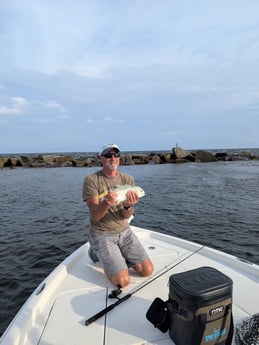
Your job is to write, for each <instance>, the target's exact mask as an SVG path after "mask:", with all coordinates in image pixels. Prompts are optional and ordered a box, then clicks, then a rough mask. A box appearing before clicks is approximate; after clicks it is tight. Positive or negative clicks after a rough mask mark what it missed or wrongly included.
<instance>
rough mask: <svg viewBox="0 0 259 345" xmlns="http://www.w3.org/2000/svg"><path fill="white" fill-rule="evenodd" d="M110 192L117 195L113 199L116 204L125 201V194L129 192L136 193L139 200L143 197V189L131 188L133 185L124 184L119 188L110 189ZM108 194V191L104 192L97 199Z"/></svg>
mask: <svg viewBox="0 0 259 345" xmlns="http://www.w3.org/2000/svg"><path fill="white" fill-rule="evenodd" d="M110 190H111V191H112V192H115V193H117V197H116V199H115V201H116V204H119V203H120V202H123V201H125V200H127V196H126V194H127V193H128V192H129V191H133V192H136V193H137V194H138V197H139V198H142V197H143V196H145V191H144V189H143V188H141V187H139V186H133V185H129V184H124V185H121V186H114V187H113V188H111V189H110ZM107 194H108V191H105V192H104V193H102V194H100V195H99V196H98V197H99V198H100V199H102V198H104V197H105V196H106V195H107Z"/></svg>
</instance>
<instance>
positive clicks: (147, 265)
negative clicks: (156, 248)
mask: <svg viewBox="0 0 259 345" xmlns="http://www.w3.org/2000/svg"><path fill="white" fill-rule="evenodd" d="M134 268H135V270H136V271H137V272H138V273H139V274H141V275H142V276H143V277H148V276H150V275H151V274H152V273H153V271H154V266H153V264H152V262H151V261H150V260H145V261H143V262H141V263H140V264H138V265H136V266H135V267H134Z"/></svg>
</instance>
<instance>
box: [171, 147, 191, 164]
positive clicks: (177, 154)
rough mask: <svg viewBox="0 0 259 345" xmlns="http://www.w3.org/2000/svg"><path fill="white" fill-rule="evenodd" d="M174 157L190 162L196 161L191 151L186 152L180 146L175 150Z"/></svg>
mask: <svg viewBox="0 0 259 345" xmlns="http://www.w3.org/2000/svg"><path fill="white" fill-rule="evenodd" d="M173 155H174V156H175V158H176V159H187V160H190V161H194V156H193V155H192V153H191V152H190V151H187V150H184V149H182V148H181V147H178V146H177V147H174V148H173Z"/></svg>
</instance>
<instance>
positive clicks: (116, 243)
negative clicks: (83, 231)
mask: <svg viewBox="0 0 259 345" xmlns="http://www.w3.org/2000/svg"><path fill="white" fill-rule="evenodd" d="M89 242H90V245H91V248H92V250H93V251H94V253H95V254H96V255H97V257H98V259H99V261H100V262H101V264H102V266H103V268H104V270H105V271H106V272H107V274H108V276H109V277H111V276H113V275H115V274H117V273H118V272H120V271H122V270H125V269H128V268H129V267H134V266H135V265H137V264H139V263H141V262H143V261H145V260H148V259H149V257H148V255H147V253H146V251H145V249H144V247H143V245H142V244H141V242H140V241H139V239H138V237H137V236H136V235H135V233H134V232H133V231H132V230H131V228H128V229H126V230H124V231H122V232H120V233H118V234H107V233H104V234H101V233H96V232H94V231H90V232H89Z"/></svg>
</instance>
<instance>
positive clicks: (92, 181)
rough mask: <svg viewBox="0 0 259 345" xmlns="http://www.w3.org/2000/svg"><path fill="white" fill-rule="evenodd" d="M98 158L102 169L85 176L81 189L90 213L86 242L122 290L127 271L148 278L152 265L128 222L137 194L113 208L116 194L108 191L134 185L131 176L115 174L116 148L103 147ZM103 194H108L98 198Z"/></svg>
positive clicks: (126, 282)
mask: <svg viewBox="0 0 259 345" xmlns="http://www.w3.org/2000/svg"><path fill="white" fill-rule="evenodd" d="M98 158H99V160H100V162H101V164H102V169H101V170H99V171H97V172H96V173H93V174H91V175H89V176H87V177H86V178H85V180H84V185H83V199H84V200H85V201H86V203H87V206H88V208H89V211H90V231H89V242H90V245H91V249H92V250H93V251H94V253H95V254H96V255H97V257H98V260H99V261H100V262H101V264H102V266H103V268H104V272H105V274H106V275H107V277H108V278H109V279H110V280H111V282H112V283H113V284H114V285H115V286H120V287H124V286H126V285H128V284H129V283H130V276H129V270H128V268H129V267H133V268H134V269H135V271H136V272H138V273H139V274H140V275H142V276H149V275H151V274H152V272H153V264H152V262H151V260H150V259H149V257H148V255H147V253H146V251H145V250H144V248H143V246H142V244H141V243H140V241H139V239H138V238H137V236H136V235H135V234H134V233H133V231H132V230H131V228H130V226H129V222H128V220H129V218H130V217H131V216H132V215H133V213H134V205H135V204H136V203H137V202H138V195H137V193H135V192H134V191H129V192H128V193H127V199H126V200H125V201H124V202H122V203H120V204H118V205H117V203H116V202H115V199H116V196H117V194H116V193H115V192H113V191H112V190H111V189H112V188H113V187H114V186H117V185H125V184H128V185H134V184H135V182H134V179H133V177H132V176H130V175H127V174H124V173H122V172H120V171H119V170H118V168H119V164H120V149H119V147H118V146H117V145H115V144H106V145H104V146H103V148H102V149H101V151H100V153H99V155H98ZM105 191H108V193H107V194H106V195H105V196H104V197H103V198H102V197H100V196H101V195H104V194H105Z"/></svg>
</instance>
